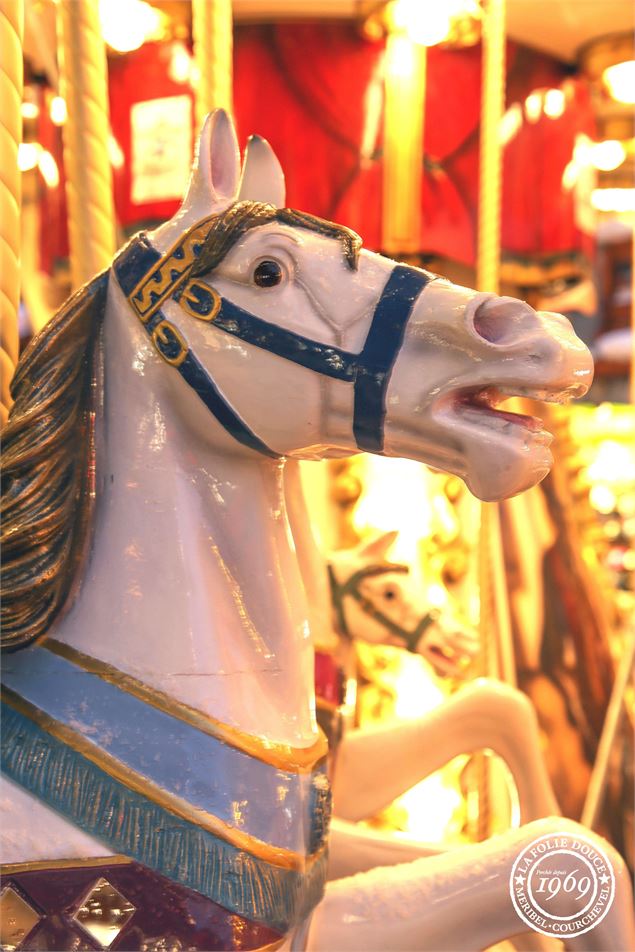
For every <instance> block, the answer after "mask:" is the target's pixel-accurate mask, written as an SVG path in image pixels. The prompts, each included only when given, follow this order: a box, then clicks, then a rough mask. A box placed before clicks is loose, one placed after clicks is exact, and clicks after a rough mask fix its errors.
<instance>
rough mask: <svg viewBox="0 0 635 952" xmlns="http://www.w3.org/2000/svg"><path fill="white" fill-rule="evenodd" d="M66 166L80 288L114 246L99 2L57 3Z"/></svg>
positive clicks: (68, 0)
mask: <svg viewBox="0 0 635 952" xmlns="http://www.w3.org/2000/svg"><path fill="white" fill-rule="evenodd" d="M58 30H59V41H60V60H61V63H60V66H61V93H62V96H63V97H64V99H65V100H66V106H67V111H68V119H67V121H66V123H65V124H64V169H65V172H66V197H67V201H68V216H69V240H70V250H71V280H72V283H73V287H78V286H79V285H81V284H84V282H86V281H88V280H89V279H90V278H92V277H93V276H94V275H95V274H96V273H97V272H98V271H101V270H102V269H104V268H106V267H108V266H109V265H110V262H111V261H112V258H113V255H114V253H115V250H116V241H115V211H114V204H113V195H112V171H111V168H110V160H109V157H108V135H109V123H108V73H107V67H106V50H105V46H104V41H103V39H102V36H101V30H100V26H99V15H98V5H97V0H60V2H59V4H58Z"/></svg>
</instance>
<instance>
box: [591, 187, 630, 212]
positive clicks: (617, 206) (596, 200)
mask: <svg viewBox="0 0 635 952" xmlns="http://www.w3.org/2000/svg"><path fill="white" fill-rule="evenodd" d="M591 205H592V206H593V208H596V209H597V210H598V211H599V212H635V188H595V189H593V191H592V193H591Z"/></svg>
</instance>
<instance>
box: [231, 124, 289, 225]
mask: <svg viewBox="0 0 635 952" xmlns="http://www.w3.org/2000/svg"><path fill="white" fill-rule="evenodd" d="M285 192H286V189H285V184H284V172H283V171H282V166H281V165H280V163H279V161H278V159H277V157H276V154H275V152H274V151H273V149H272V148H271V146H270V145H269V143H268V142H267V140H266V139H263V138H262V137H261V136H250V137H249V139H248V141H247V148H246V149H245V159H244V162H243V174H242V178H241V180H240V190H239V195H238V198H239V201H241V202H242V201H251V202H266V203H267V204H269V205H275V207H276V208H283V207H284V203H285Z"/></svg>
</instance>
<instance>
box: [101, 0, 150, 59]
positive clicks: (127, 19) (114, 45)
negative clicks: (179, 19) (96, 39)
mask: <svg viewBox="0 0 635 952" xmlns="http://www.w3.org/2000/svg"><path fill="white" fill-rule="evenodd" d="M99 22H100V25H101V33H102V36H103V38H104V40H105V41H106V43H107V44H108V46H110V47H111V49H113V50H115V51H116V52H117V53H130V52H132V50H137V49H139V47H140V46H142V45H143V44H144V43H145V42H146V40H149V39H150V37H151V36H153V35H154V34H155V33H157V32H158V30H159V29H160V27H161V22H162V18H161V14H160V12H159V11H158V10H156V9H155V8H154V7H151V6H150V4H149V3H145V2H144V0H99Z"/></svg>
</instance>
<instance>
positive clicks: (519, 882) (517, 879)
mask: <svg viewBox="0 0 635 952" xmlns="http://www.w3.org/2000/svg"><path fill="white" fill-rule="evenodd" d="M514 882H515V883H516V885H517V886H524V885H525V877H524V876H521V875H520V873H519V874H518V876H514Z"/></svg>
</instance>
